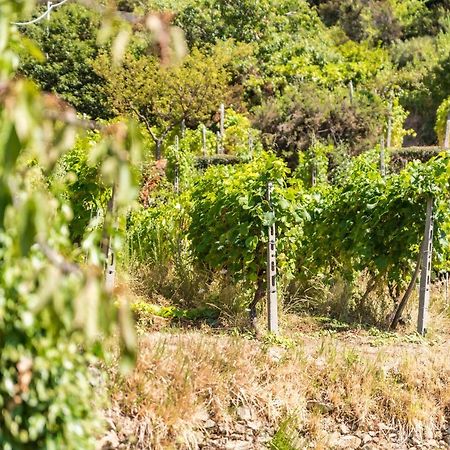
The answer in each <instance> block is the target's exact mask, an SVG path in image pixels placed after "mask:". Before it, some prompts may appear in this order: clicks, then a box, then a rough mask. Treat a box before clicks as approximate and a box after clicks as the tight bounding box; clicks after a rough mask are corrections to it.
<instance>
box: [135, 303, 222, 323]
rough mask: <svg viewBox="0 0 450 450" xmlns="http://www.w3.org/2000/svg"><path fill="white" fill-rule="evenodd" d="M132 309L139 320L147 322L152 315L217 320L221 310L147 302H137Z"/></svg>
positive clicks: (167, 317)
mask: <svg viewBox="0 0 450 450" xmlns="http://www.w3.org/2000/svg"><path fill="white" fill-rule="evenodd" d="M131 310H132V311H133V313H134V314H135V315H136V316H137V321H138V322H141V323H142V322H146V321H148V319H149V318H150V317H151V316H157V317H163V318H165V319H176V320H189V321H199V320H209V321H211V320H215V319H217V318H218V316H219V310H217V309H211V308H193V309H180V308H177V307H175V306H159V305H152V304H150V303H146V302H135V303H133V304H132V306H131Z"/></svg>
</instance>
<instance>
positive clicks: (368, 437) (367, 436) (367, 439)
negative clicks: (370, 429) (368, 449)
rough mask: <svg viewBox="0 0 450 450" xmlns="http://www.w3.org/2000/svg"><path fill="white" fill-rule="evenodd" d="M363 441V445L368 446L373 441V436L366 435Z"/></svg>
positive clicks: (362, 437)
mask: <svg viewBox="0 0 450 450" xmlns="http://www.w3.org/2000/svg"><path fill="white" fill-rule="evenodd" d="M361 440H362V441H363V444H367V443H368V442H370V441H371V440H372V436H371V435H370V434H369V433H364V434H363V435H362V436H361Z"/></svg>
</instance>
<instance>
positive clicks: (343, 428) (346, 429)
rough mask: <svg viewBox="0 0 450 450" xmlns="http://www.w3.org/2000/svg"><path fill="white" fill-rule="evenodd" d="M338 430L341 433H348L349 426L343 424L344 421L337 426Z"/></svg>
mask: <svg viewBox="0 0 450 450" xmlns="http://www.w3.org/2000/svg"><path fill="white" fill-rule="evenodd" d="M339 431H340V432H341V434H349V433H350V428H349V427H348V426H347V425H345V423H341V425H340V426H339Z"/></svg>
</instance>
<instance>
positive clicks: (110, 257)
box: [104, 186, 117, 292]
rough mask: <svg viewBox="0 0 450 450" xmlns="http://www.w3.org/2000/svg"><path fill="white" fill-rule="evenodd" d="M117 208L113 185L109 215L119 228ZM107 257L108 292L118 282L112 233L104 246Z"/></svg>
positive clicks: (108, 207)
mask: <svg viewBox="0 0 450 450" xmlns="http://www.w3.org/2000/svg"><path fill="white" fill-rule="evenodd" d="M115 210H116V189H115V187H114V186H113V189H112V192H111V198H110V199H109V202H108V206H107V215H108V214H109V215H110V216H111V217H113V218H114V219H113V220H114V228H117V220H116V218H115V217H114V216H115ZM104 253H105V259H106V271H105V289H106V291H107V292H113V290H114V286H115V284H116V255H115V254H114V249H113V246H112V238H111V235H109V236H108V237H107V243H106V248H104Z"/></svg>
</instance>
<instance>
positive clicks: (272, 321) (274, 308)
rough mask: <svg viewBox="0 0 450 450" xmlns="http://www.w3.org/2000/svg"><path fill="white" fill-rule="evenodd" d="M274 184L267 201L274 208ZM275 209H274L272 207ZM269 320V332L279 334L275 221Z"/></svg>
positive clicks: (270, 255)
mask: <svg viewBox="0 0 450 450" xmlns="http://www.w3.org/2000/svg"><path fill="white" fill-rule="evenodd" d="M272 192H273V184H272V183H269V184H268V186H267V201H268V202H269V206H270V209H272ZM272 211H273V209H272ZM267 321H268V328H269V333H273V334H278V293H277V257H276V233H275V222H273V223H272V225H270V226H269V242H268V247H267Z"/></svg>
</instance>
